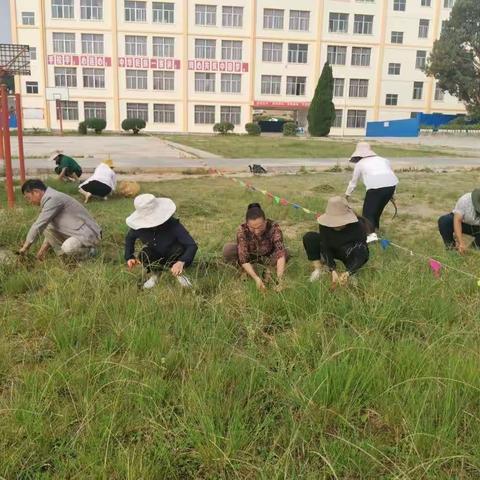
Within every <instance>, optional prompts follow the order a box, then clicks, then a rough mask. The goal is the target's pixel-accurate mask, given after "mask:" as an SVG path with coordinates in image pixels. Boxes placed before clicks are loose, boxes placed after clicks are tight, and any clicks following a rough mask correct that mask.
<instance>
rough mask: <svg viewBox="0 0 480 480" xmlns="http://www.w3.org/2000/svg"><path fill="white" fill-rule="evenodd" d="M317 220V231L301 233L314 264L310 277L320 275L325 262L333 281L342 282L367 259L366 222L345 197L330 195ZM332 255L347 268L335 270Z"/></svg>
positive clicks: (313, 277)
mask: <svg viewBox="0 0 480 480" xmlns="http://www.w3.org/2000/svg"><path fill="white" fill-rule="evenodd" d="M318 223H319V224H320V229H319V233H317V232H308V233H306V234H305V235H304V236H303V246H304V248H305V251H306V253H307V257H308V259H309V260H310V261H311V262H312V264H313V267H314V270H313V272H312V274H311V276H310V281H311V282H314V281H316V280H318V279H319V278H320V276H321V274H322V264H325V265H327V267H328V268H329V270H330V272H331V273H332V285H333V286H334V287H335V286H336V285H337V284H339V285H341V286H343V285H345V284H346V283H347V282H348V279H349V277H350V276H351V275H353V274H354V273H356V272H357V271H358V270H359V269H360V268H361V267H362V266H363V265H365V263H367V261H368V258H369V251H368V246H367V234H366V231H367V229H368V227H367V226H366V225H367V222H366V221H365V220H364V219H362V218H359V217H357V215H355V213H354V212H353V210H352V209H351V208H350V207H349V205H348V203H347V201H346V199H345V198H342V197H332V198H330V199H329V200H328V204H327V209H326V212H325V213H324V214H323V215H320V217H318ZM335 259H338V260H340V261H341V262H343V263H344V265H345V268H346V272H344V273H341V274H340V275H339V274H338V273H337V266H336V263H335Z"/></svg>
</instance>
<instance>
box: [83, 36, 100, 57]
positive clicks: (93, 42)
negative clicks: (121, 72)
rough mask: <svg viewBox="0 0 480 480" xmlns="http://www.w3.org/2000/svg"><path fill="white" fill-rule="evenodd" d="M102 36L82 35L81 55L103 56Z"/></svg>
mask: <svg viewBox="0 0 480 480" xmlns="http://www.w3.org/2000/svg"><path fill="white" fill-rule="evenodd" d="M103 51H104V48H103V35H102V34H99V33H82V53H93V54H95V55H103Z"/></svg>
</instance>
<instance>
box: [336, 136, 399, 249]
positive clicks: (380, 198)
mask: <svg viewBox="0 0 480 480" xmlns="http://www.w3.org/2000/svg"><path fill="white" fill-rule="evenodd" d="M350 162H352V163H355V168H354V170H353V176H352V180H351V181H350V183H349V184H348V187H347V191H346V192H345V196H346V197H347V199H348V198H349V197H350V195H351V194H352V192H353V191H354V190H355V188H356V186H357V183H358V180H359V179H361V180H362V181H363V183H364V184H365V188H366V189H367V194H366V195H365V200H364V202H363V213H362V216H363V217H364V218H366V219H367V220H368V221H369V222H370V224H371V228H372V229H373V231H372V232H370V234H369V235H368V236H367V243H371V242H376V241H377V240H378V236H377V233H376V232H377V231H378V229H379V228H380V217H381V216H382V213H383V210H384V208H385V207H386V205H387V203H388V202H389V201H390V200H392V199H393V196H394V194H395V189H396V187H397V185H398V178H397V177H396V175H395V173H394V172H393V170H392V167H391V166H390V162H389V161H388V160H387V159H386V158H383V157H380V156H378V155H377V154H376V153H375V152H374V151H373V150H372V149H371V148H370V145H369V144H368V143H367V142H359V143H358V145H357V148H356V150H355V152H354V153H353V155H352V156H351V158H350Z"/></svg>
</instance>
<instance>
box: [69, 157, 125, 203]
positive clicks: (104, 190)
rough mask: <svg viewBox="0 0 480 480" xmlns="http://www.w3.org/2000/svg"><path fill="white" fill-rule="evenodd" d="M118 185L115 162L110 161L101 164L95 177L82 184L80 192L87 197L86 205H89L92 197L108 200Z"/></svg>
mask: <svg viewBox="0 0 480 480" xmlns="http://www.w3.org/2000/svg"><path fill="white" fill-rule="evenodd" d="M116 183H117V175H116V174H115V171H114V166H113V162H112V160H110V159H108V160H105V161H103V162H102V163H100V165H98V166H97V168H96V169H95V171H94V172H93V175H92V176H91V177H89V178H87V180H85V181H84V182H83V183H81V184H80V186H79V188H78V191H79V192H80V193H81V194H82V195H83V196H84V197H85V200H84V203H88V201H89V200H90V198H91V197H92V196H94V197H98V198H102V199H103V200H106V199H107V198H108V195H110V194H111V193H112V192H113V191H114V190H115V186H116Z"/></svg>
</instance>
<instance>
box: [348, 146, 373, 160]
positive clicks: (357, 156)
mask: <svg viewBox="0 0 480 480" xmlns="http://www.w3.org/2000/svg"><path fill="white" fill-rule="evenodd" d="M376 155H377V154H376V153H375V152H374V151H373V150H372V149H371V148H370V144H369V143H367V142H358V144H357V148H356V149H355V151H354V152H353V154H352V156H351V157H350V161H351V162H354V163H356V162H358V161H359V160H361V159H362V158H366V157H375V156H376Z"/></svg>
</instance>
